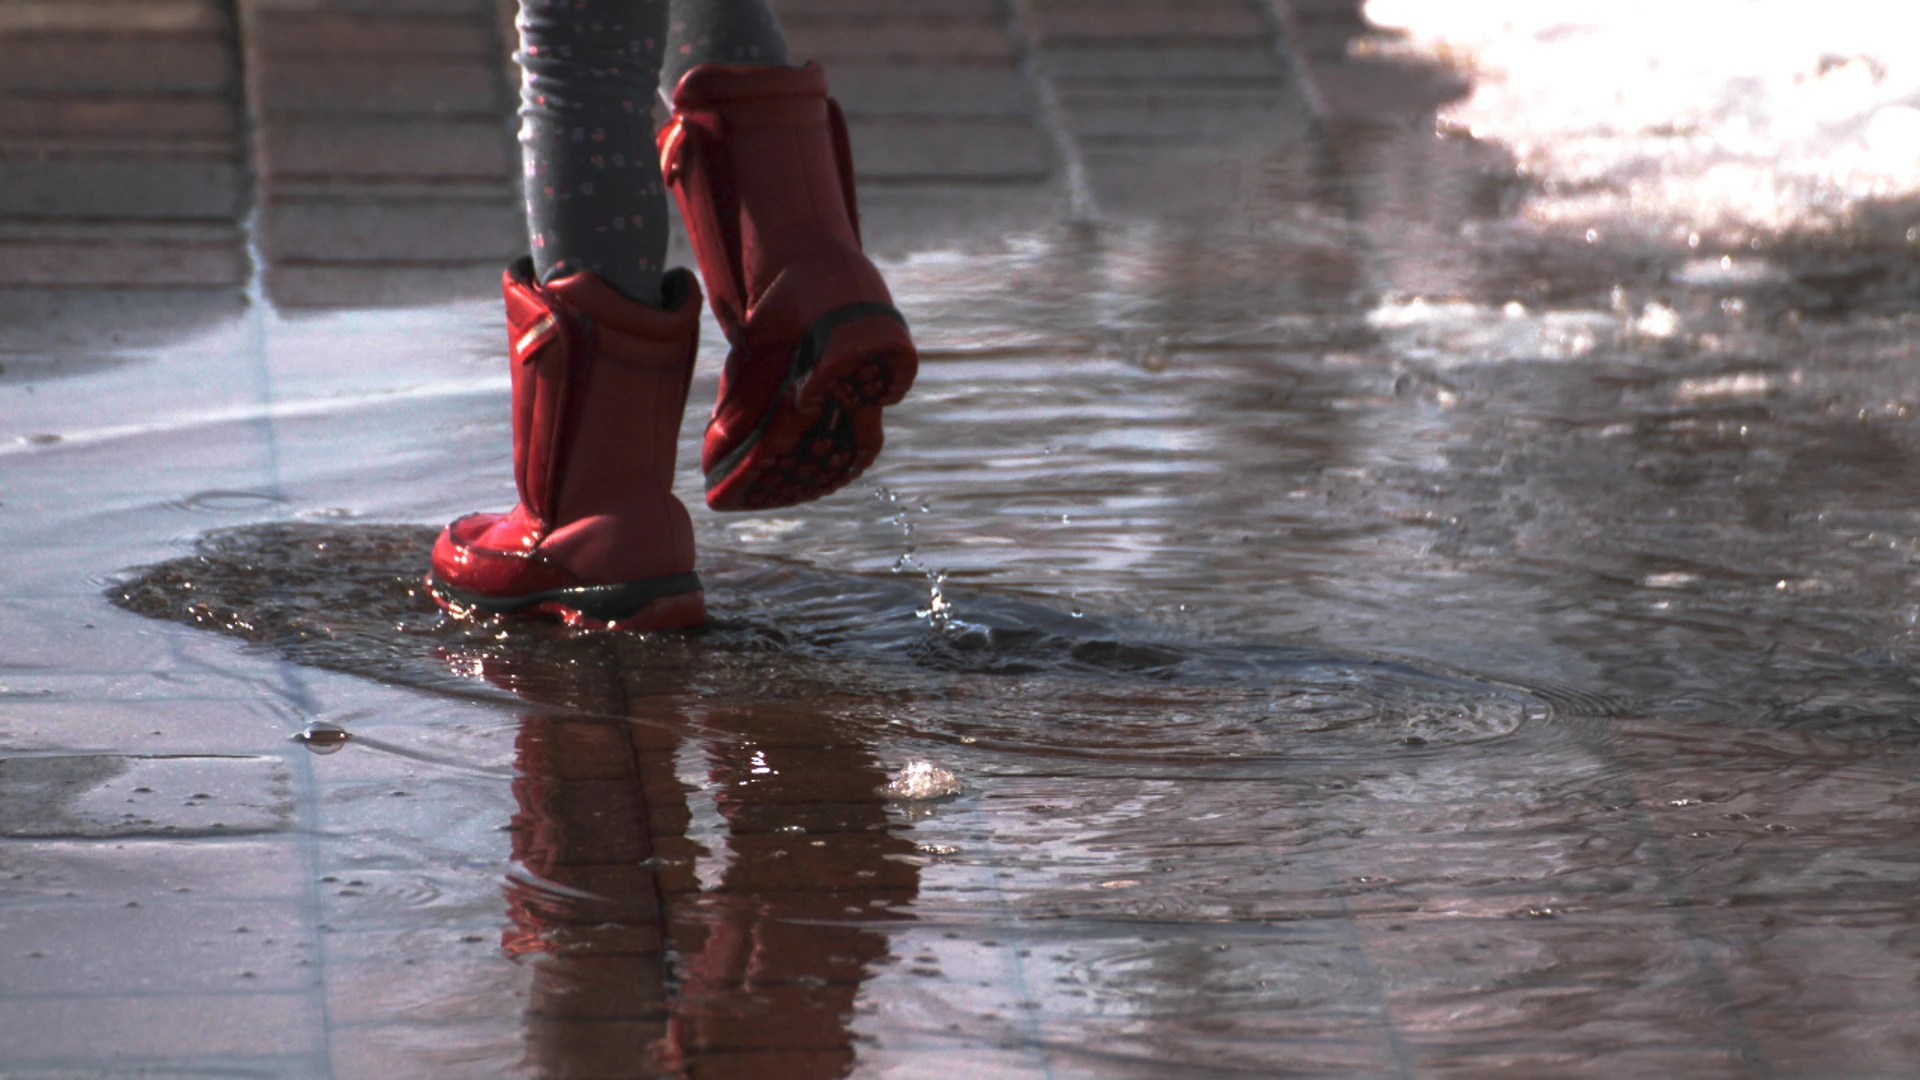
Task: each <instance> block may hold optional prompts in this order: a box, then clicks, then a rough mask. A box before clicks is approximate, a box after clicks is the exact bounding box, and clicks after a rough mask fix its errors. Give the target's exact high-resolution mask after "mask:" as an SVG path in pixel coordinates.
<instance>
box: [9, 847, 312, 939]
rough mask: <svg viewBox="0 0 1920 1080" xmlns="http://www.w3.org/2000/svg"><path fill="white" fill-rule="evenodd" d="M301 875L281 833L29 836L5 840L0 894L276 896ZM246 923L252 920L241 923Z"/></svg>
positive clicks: (285, 894)
mask: <svg viewBox="0 0 1920 1080" xmlns="http://www.w3.org/2000/svg"><path fill="white" fill-rule="evenodd" d="M306 882H307V878H306V876H305V871H304V862H303V860H302V859H301V856H300V852H299V850H298V848H297V847H295V842H294V841H292V840H290V839H288V838H286V837H246V838H233V839H229V838H224V837H215V838H206V839H187V840H143V841H141V842H139V843H125V842H120V843H114V844H110V845H109V844H100V843H97V842H94V841H91V840H36V841H29V842H15V843H11V844H9V845H8V846H7V858H6V869H5V870H4V871H0V901H4V902H5V903H6V904H8V905H15V904H24V903H51V904H53V905H55V906H60V905H68V904H74V903H78V902H82V901H83V900H95V901H99V900H106V901H111V902H113V903H115V904H123V903H125V902H126V901H128V900H143V901H144V900H145V899H147V898H149V897H159V898H164V899H167V900H170V901H186V900H194V901H207V900H249V901H252V900H279V901H284V900H287V899H290V898H292V897H295V896H297V895H299V893H300V892H301V890H302V889H303V888H304V887H305V885H306ZM247 925H249V926H251V925H252V924H247Z"/></svg>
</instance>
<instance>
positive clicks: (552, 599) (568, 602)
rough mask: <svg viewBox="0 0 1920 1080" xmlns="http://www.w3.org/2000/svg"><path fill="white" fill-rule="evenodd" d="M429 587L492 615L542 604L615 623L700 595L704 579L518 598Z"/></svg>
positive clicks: (684, 577)
mask: <svg viewBox="0 0 1920 1080" xmlns="http://www.w3.org/2000/svg"><path fill="white" fill-rule="evenodd" d="M429 585H430V587H431V588H432V589H433V591H434V592H435V593H437V594H438V595H439V596H440V597H441V598H443V599H445V600H448V601H451V602H453V603H455V604H457V605H459V606H460V607H464V608H472V609H473V610H475V611H483V612H486V613H487V614H489V615H512V614H514V613H516V612H520V611H525V610H526V609H527V608H530V607H535V606H538V605H540V604H547V603H558V604H560V605H562V606H565V607H568V608H572V609H573V610H575V611H578V612H579V613H580V614H582V615H585V616H587V617H588V618H591V619H598V620H599V621H601V622H608V623H613V622H619V621H620V620H622V619H626V618H630V617H632V616H633V615H635V614H637V613H638V612H639V611H640V609H641V608H643V607H646V606H647V605H648V604H650V603H652V602H653V601H655V600H659V599H661V598H662V597H668V596H679V595H681V594H683V593H692V592H699V591H700V575H699V574H696V573H693V572H691V571H689V572H688V573H685V574H666V575H664V576H661V577H657V578H648V579H646V580H645V581H629V582H625V583H623V584H619V585H576V586H574V587H572V588H568V589H548V590H547V591H546V592H537V593H529V594H528V595H526V596H514V597H495V596H481V595H479V594H477V593H470V592H466V591H464V590H461V589H456V588H454V587H453V586H451V585H448V584H446V583H445V582H443V581H441V580H440V579H439V578H433V579H432V580H431V581H430V582H429Z"/></svg>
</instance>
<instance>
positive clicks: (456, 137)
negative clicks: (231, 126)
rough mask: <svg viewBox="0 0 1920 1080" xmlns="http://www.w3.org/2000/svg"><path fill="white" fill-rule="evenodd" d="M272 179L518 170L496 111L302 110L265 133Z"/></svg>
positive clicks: (461, 175)
mask: <svg viewBox="0 0 1920 1080" xmlns="http://www.w3.org/2000/svg"><path fill="white" fill-rule="evenodd" d="M264 138H265V140H266V143H267V150H266V160H267V163H268V168H269V169H270V170H271V174H270V179H271V180H275V181H277V180H279V179H280V178H282V177H298V176H306V177H315V176H319V177H335V176H337V177H343V178H352V179H363V180H368V179H385V178H389V177H391V178H395V179H401V180H422V179H438V178H441V177H445V178H448V179H469V180H471V179H497V180H501V181H503V182H504V181H505V180H507V179H508V178H510V177H511V176H512V175H513V172H514V169H513V162H512V160H511V153H512V150H511V143H510V141H509V140H508V138H507V136H506V133H505V131H504V129H503V128H502V126H501V125H500V123H499V122H498V121H496V120H492V119H480V120H466V119H448V120H441V121H428V120H415V119H405V120H391V121H380V120H366V119H357V118H356V119H340V118H318V117H300V118H298V119H282V120H279V121H276V122H272V123H269V124H268V125H267V129H266V131H265V133H264Z"/></svg>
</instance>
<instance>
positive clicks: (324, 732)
mask: <svg viewBox="0 0 1920 1080" xmlns="http://www.w3.org/2000/svg"><path fill="white" fill-rule="evenodd" d="M352 738H353V733H352V732H350V731H348V730H347V729H346V728H343V727H341V726H340V725H338V724H329V723H326V722H325V721H321V720H316V721H314V722H313V723H311V724H308V725H307V726H306V727H305V728H303V729H301V731H300V734H298V735H295V736H294V737H293V740H294V741H295V742H297V743H299V744H301V745H302V746H305V747H306V748H307V749H309V750H311V751H313V752H314V753H316V754H331V753H334V752H336V751H338V750H339V749H340V748H341V747H343V746H345V745H347V741H348V740H349V739H352Z"/></svg>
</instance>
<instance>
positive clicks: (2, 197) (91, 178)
mask: <svg viewBox="0 0 1920 1080" xmlns="http://www.w3.org/2000/svg"><path fill="white" fill-rule="evenodd" d="M245 189H246V182H245V180H244V178H243V176H242V174H241V170H240V168H239V167H238V165H237V164H235V163H232V162H225V161H210V160H208V161H166V160H158V161H139V160H131V161H87V160H49V161H8V160H4V159H0V216H4V217H66V218H200V219H208V218H212V219H220V220H229V221H231V220H234V219H237V218H238V217H239V215H240V211H241V207H242V206H244V205H245V194H244V193H245Z"/></svg>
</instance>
